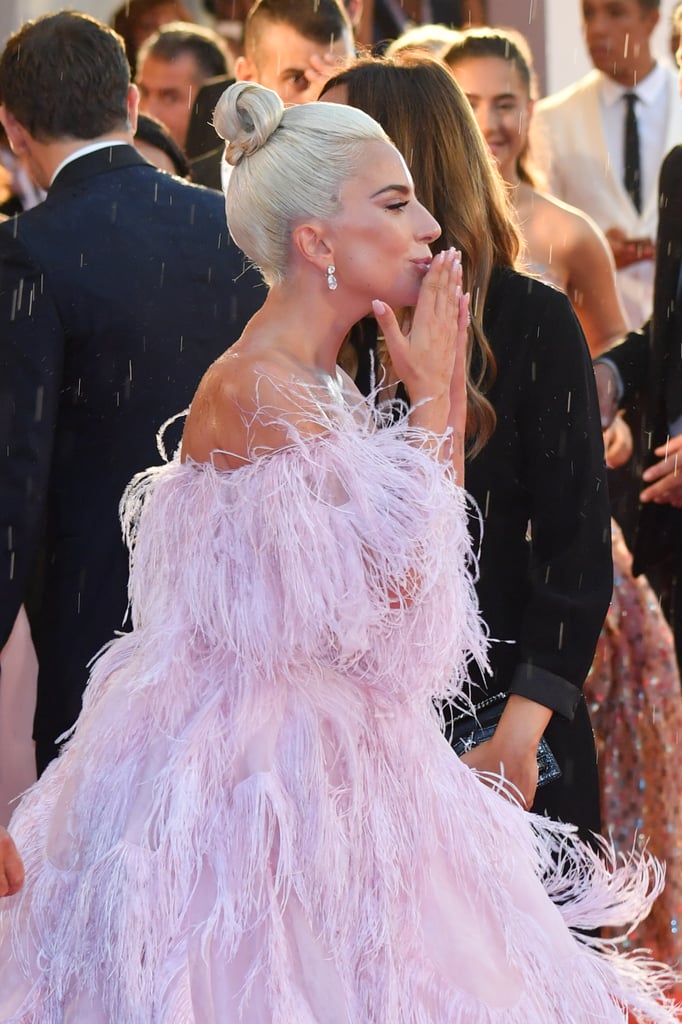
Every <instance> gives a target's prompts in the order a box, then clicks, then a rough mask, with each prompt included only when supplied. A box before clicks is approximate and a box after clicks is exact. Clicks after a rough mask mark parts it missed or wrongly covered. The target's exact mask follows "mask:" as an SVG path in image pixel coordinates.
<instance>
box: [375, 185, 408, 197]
mask: <svg viewBox="0 0 682 1024" xmlns="http://www.w3.org/2000/svg"><path fill="white" fill-rule="evenodd" d="M384 192H399V193H400V195H402V196H409V194H410V190H409V188H408V187H407V185H385V186H384V188H380V189H379V191H378V192H374V193H373V195H371V196H370V199H376V197H377V196H381V195H383V194H384Z"/></svg>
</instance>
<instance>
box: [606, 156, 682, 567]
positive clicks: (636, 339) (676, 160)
mask: <svg viewBox="0 0 682 1024" xmlns="http://www.w3.org/2000/svg"><path fill="white" fill-rule="evenodd" d="M659 204H660V217H659V224H658V238H657V242H656V274H655V279H654V310H653V315H652V318H651V319H650V320H649V321H647V323H646V324H645V325H644V327H643V328H642V330H641V331H635V332H632V333H630V334H628V336H627V338H626V339H625V341H624V342H623V343H622V344H621V345H618V346H617V347H616V348H614V349H611V351H610V352H609V355H608V358H609V359H610V360H612V361H613V362H614V363H615V365H616V366H617V367H618V370H619V372H620V375H621V378H622V380H623V385H624V387H625V392H624V395H623V404H625V403H626V402H628V401H632V400H633V399H639V404H640V408H641V415H642V437H641V447H642V449H643V450H644V452H645V460H644V462H645V465H649V464H651V463H652V462H655V461H657V457H656V456H654V454H653V453H654V449H655V448H656V447H657V446H659V445H661V444H664V443H665V441H666V439H667V437H668V412H667V409H666V382H667V380H668V377H669V375H670V374H677V375H678V376H679V375H680V374H681V373H682V360H680V358H679V355H678V353H679V348H680V345H682V330H681V325H682V319H680V318H679V317H676V316H675V315H674V314H675V301H676V297H677V290H678V281H679V275H680V265H681V263H682V146H676V147H675V148H674V149H672V150H671V151H670V153H668V155H667V157H666V158H665V160H664V161H663V165H662V167H661V174H660V179H659ZM676 349H677V352H676ZM680 386H681V387H682V381H681V382H680ZM633 556H634V565H633V571H634V572H635V573H640V572H646V571H647V570H651V569H653V568H655V567H657V566H660V565H661V564H662V563H664V562H667V561H670V560H671V559H672V560H673V561H674V563H675V564H676V565H677V564H678V563H679V562H680V561H681V560H682V512H681V511H680V510H679V509H675V508H673V507H672V506H669V505H644V506H642V507H641V508H640V512H639V520H638V524H637V532H636V537H635V544H634V551H633Z"/></svg>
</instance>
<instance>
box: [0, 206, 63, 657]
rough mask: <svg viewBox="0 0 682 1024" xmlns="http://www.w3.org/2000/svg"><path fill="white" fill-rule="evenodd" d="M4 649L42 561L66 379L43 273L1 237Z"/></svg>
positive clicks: (6, 232)
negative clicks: (38, 559)
mask: <svg viewBox="0 0 682 1024" xmlns="http://www.w3.org/2000/svg"><path fill="white" fill-rule="evenodd" d="M0 323H1V324H2V335H1V337H0V451H1V452H2V458H0V537H1V538H2V540H1V542H0V574H1V575H2V579H3V581H4V582H3V586H2V587H1V588H0V647H2V646H3V645H4V644H5V643H6V641H7V638H8V637H9V634H10V632H11V630H12V626H13V624H14V620H15V618H16V615H17V612H18V611H19V607H20V605H21V603H22V601H23V600H24V599H25V595H26V589H27V586H28V581H29V577H30V574H31V570H32V567H33V562H34V559H35V557H36V555H37V547H38V542H39V536H40V529H41V524H42V522H43V518H44V514H45V496H46V492H47V486H48V477H49V466H50V459H51V455H52V445H53V438H54V427H55V419H56V408H57V403H58V397H59V388H60V381H61V377H62V361H63V352H64V345H63V332H62V325H61V323H60V319H59V316H58V313H57V310H56V307H55V305H54V303H53V301H52V299H51V296H50V292H49V288H48V286H47V283H46V281H45V278H44V275H43V273H42V270H41V268H40V267H39V266H38V265H37V264H36V263H35V262H34V261H33V260H32V259H31V257H30V255H29V254H28V253H27V252H26V250H25V248H24V247H23V246H22V244H21V243H20V242H19V241H18V240H17V239H16V238H14V237H13V234H12V225H11V224H7V225H5V227H4V228H2V229H0Z"/></svg>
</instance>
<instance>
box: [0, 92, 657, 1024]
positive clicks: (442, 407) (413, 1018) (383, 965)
mask: <svg viewBox="0 0 682 1024" xmlns="http://www.w3.org/2000/svg"><path fill="white" fill-rule="evenodd" d="M215 119H216V127H217V128H218V130H219V132H220V133H221V135H222V136H223V137H225V139H226V140H227V149H226V152H227V159H228V160H230V161H231V162H232V163H233V165H234V171H233V174H232V176H231V179H230V183H229V186H228V190H227V197H226V204H227V214H228V222H229V225H230V230H231V232H232V234H233V236H234V239H235V241H236V242H237V243H238V244H240V245H241V246H242V247H243V248H244V250H245V252H247V253H248V254H249V256H250V257H251V259H253V260H254V262H256V263H257V264H258V265H259V266H260V268H261V270H262V272H263V275H264V277H265V279H266V281H267V282H268V284H269V286H270V290H269V294H268V297H267V299H266V301H265V304H264V306H263V308H262V310H261V311H260V312H259V313H258V314H257V315H256V316H255V317H254V318H253V320H252V321H251V322H250V323H249V325H248V326H247V328H246V329H245V331H244V334H243V335H242V337H241V339H240V340H239V341H238V342H237V343H236V344H235V345H234V346H233V347H232V348H231V349H230V350H229V351H228V352H227V353H226V354H225V355H224V356H222V357H221V358H220V359H219V360H218V361H217V362H216V363H215V364H214V365H213V366H212V367H211V368H210V369H209V371H208V373H207V375H206V377H205V378H204V380H203V382H202V384H201V385H200V387H199V390H198V392H197V395H196V397H195V399H194V401H193V403H192V408H191V411H190V413H189V417H188V421H187V425H186V429H185V433H184V438H183V445H182V451H181V453H179V454H178V455H177V456H176V457H175V458H174V459H173V460H172V461H171V462H170V463H169V464H168V465H166V466H163V467H161V468H157V469H152V470H150V471H149V472H148V473H146V474H142V475H141V476H140V477H138V478H136V479H135V480H134V481H133V483H132V485H131V487H130V488H129V490H128V492H127V496H126V498H125V501H124V505H123V521H124V525H125V527H126V532H127V536H128V540H129V542H130V545H131V550H132V570H131V581H130V596H131V604H132V616H133V626H134V628H133V631H132V632H131V633H130V634H127V635H125V636H122V637H120V638H118V639H116V640H115V641H113V643H112V644H111V645H110V646H109V647H108V648H107V649H106V650H105V651H104V652H103V653H102V654H101V656H100V658H99V661H98V662H97V664H96V666H95V669H94V672H93V675H92V679H91V682H90V685H89V688H88V691H87V694H86V699H85V706H84V709H83V713H82V715H81V717H80V719H79V722H78V724H77V726H76V729H75V732H74V734H73V737H72V738H71V740H70V742H69V743H68V744H67V746H66V749H65V750H64V752H63V754H62V755H61V756H60V758H59V759H58V760H57V761H55V762H53V763H52V765H50V767H49V768H48V770H47V771H46V773H45V774H44V776H43V777H42V778H41V780H40V781H39V782H38V783H37V784H36V786H35V787H34V789H33V790H32V791H31V792H30V793H29V794H28V795H27V796H26V797H25V798H24V800H23V801H22V804H21V806H20V808H19V810H18V812H17V814H16V816H15V818H14V820H13V823H12V829H13V831H14V833H15V837H16V839H17V842H18V845H19V847H20V849H21V852H22V853H23V855H24V858H25V863H26V882H25V885H24V887H23V889H22V890H21V891H20V892H19V893H17V894H16V895H14V896H11V897H9V898H8V899H7V900H6V901H5V902H4V904H3V908H2V910H1V911H0V1016H1V1017H2V1019H3V1020H5V1021H7V1020H11V1021H19V1022H22V1024H23V1022H28V1021H29V1020H40V1021H56V1020H63V1019H68V1020H70V1021H88V1022H89V1024H94V1022H105V1021H113V1020H116V1021H125V1022H130V1024H137V1022H140V1024H149V1022H150V1021H158V1022H164V1024H180V1022H182V1024H185V1022H187V1024H190V1022H201V1024H218V1022H225V1021H227V1020H239V1021H243V1022H245V1024H294V1022H295V1024H366V1022H370V1021H372V1022H377V1024H378V1022H382V1024H389V1022H390V1024H408V1022H409V1024H416V1022H420V1024H431V1022H432V1024H446V1022H447V1024H450V1022H453V1021H466V1022H467V1024H477V1022H480V1024H483V1022H491V1021H499V1022H500V1024H503V1022H504V1024H517V1022H521V1021H523V1022H524V1024H547V1022H548V1021H557V1022H566V1024H568V1022H569V1021H573V1020H581V1021H583V1020H584V1021H587V1020H589V1019H594V1020H595V1021H596V1020H600V1021H604V1022H614V1024H615V1022H617V1021H618V1022H622V1021H623V1020H624V1019H625V1017H626V1015H627V1008H628V1007H632V1008H633V1009H634V1010H636V1012H637V1013H638V1015H639V1016H640V1018H641V1020H642V1021H645V1020H650V1021H655V1022H659V1024H667V1022H671V1021H673V1020H674V1019H675V1017H674V1013H673V1010H672V1008H671V1007H670V1006H669V1004H667V1003H665V1001H663V999H662V997H661V995H660V988H661V986H662V984H663V983H664V982H665V980H666V977H667V976H666V972H665V970H664V969H663V968H662V967H657V966H656V965H652V964H651V963H648V962H646V961H645V959H644V958H642V957H639V958H635V957H632V958H622V957H620V956H619V955H618V954H617V953H616V952H615V949H609V950H607V951H604V950H600V949H597V948H594V947H593V946H592V944H591V943H590V941H589V940H586V939H585V937H584V936H583V937H582V938H581V937H580V936H579V935H577V934H572V932H571V930H570V927H575V928H576V929H581V928H589V927H592V926H594V925H596V924H597V923H598V922H599V921H600V920H601V919H602V917H603V916H604V915H606V918H607V919H609V920H611V921H614V922H616V921H622V920H624V919H625V918H627V917H629V916H630V915H632V914H634V915H635V916H637V915H638V914H641V913H645V912H646V910H647V908H648V906H649V904H650V902H651V900H652V898H653V897H654V895H655V893H656V891H657V890H658V889H659V887H660V882H661V879H660V869H659V868H658V866H657V864H656V862H655V861H653V860H652V859H650V858H648V857H646V856H642V857H640V858H638V859H633V860H632V861H631V862H630V863H627V864H622V865H620V866H618V867H616V866H615V865H613V864H609V863H608V857H607V860H606V861H602V860H600V859H599V858H598V857H597V856H596V855H595V854H594V853H593V852H592V851H591V850H589V849H588V848H586V847H583V846H582V845H581V844H580V843H578V842H577V840H576V839H575V837H574V836H573V834H572V832H571V830H570V829H569V828H567V827H565V826H564V827H562V826H557V825H553V824H551V823H549V822H546V821H543V820H541V819H537V820H536V821H535V822H534V823H533V824H531V823H530V822H529V821H528V819H527V816H526V815H525V812H524V811H523V810H522V809H521V808H520V806H518V804H515V803H513V802H510V801H509V800H508V799H507V798H506V797H504V796H502V795H501V794H500V793H499V792H498V791H496V790H495V789H492V788H488V787H486V786H483V785H482V784H481V781H480V780H479V778H478V777H477V776H476V774H475V773H474V772H472V771H471V770H470V769H468V768H467V767H465V765H464V764H463V763H462V762H461V761H459V760H458V759H457V758H455V757H453V756H452V752H451V751H450V749H449V747H448V745H447V743H446V742H445V740H444V739H443V738H442V736H441V734H440V729H439V720H438V715H437V712H436V710H435V707H434V697H444V696H446V695H449V694H452V695H454V694H456V693H458V692H460V690H461V687H462V685H463V679H464V676H465V673H466V668H467V663H468V661H469V660H470V659H472V658H475V659H478V660H479V661H482V660H483V659H484V657H485V636H484V630H483V627H482V624H481V622H480V619H479V615H478V609H477V603H476V600H475V596H474V589H473V581H472V571H473V567H472V565H471V559H472V554H471V550H470V542H469V540H468V533H467V505H466V498H465V494H464V491H463V488H462V487H461V486H460V483H461V475H462V465H463V443H464V433H465V417H466V403H465V397H464V395H465V366H464V364H465V348H466V336H467V312H468V309H467V307H468V300H467V297H466V295H462V289H461V267H460V259H459V254H458V253H457V252H456V251H455V250H453V249H448V250H446V251H445V252H443V253H440V254H437V255H436V256H433V257H432V255H431V251H430V245H431V243H433V242H434V241H435V239H436V238H437V236H438V233H439V230H440V229H439V227H438V225H437V223H436V222H435V221H434V219H433V217H432V216H431V215H430V214H429V213H428V212H427V211H426V209H425V208H424V207H423V206H421V204H420V203H419V202H418V201H417V199H416V197H415V194H414V188H413V184H412V180H411V177H410V175H409V172H408V171H407V168H406V165H405V163H404V161H403V160H402V158H401V157H400V155H399V153H398V151H397V150H396V149H395V148H394V147H393V146H392V144H391V143H389V141H388V140H387V138H386V136H385V135H384V133H383V131H382V129H381V128H380V127H379V125H378V124H377V123H376V122H374V121H373V120H372V119H371V118H369V117H368V116H367V115H365V114H363V113H361V112H360V111H357V110H351V109H350V108H348V109H345V110H341V109H340V108H338V107H332V106H331V105H329V104H317V105H316V104H308V105H304V106H298V107H291V108H289V109H287V110H284V108H283V105H282V103H281V101H280V99H279V98H278V97H277V96H276V95H275V94H274V93H271V92H269V91H268V90H265V89H263V88H261V87H260V86H257V85H253V84H251V83H239V84H237V85H233V86H232V87H231V88H230V89H229V90H227V92H226V93H225V94H224V96H223V98H222V99H221V101H220V102H219V104H218V108H217V110H216V117H215ZM392 307H398V308H401V307H413V309H414V312H413V315H412V317H411V320H410V324H409V329H408V327H407V326H406V327H405V331H403V330H401V328H400V327H399V326H398V322H397V320H396V317H395V315H394V313H393V309H392ZM370 309H373V311H374V314H375V315H376V316H377V318H378V320H379V322H380V324H381V326H382V329H383V331H384V334H385V337H386V341H387V345H388V347H389V351H390V354H391V359H392V361H393V365H394V366H395V367H396V369H397V372H398V373H399V374H400V375H401V377H402V378H403V379H404V380H405V383H406V385H407V386H408V388H409V391H410V395H411V397H412V406H411V408H410V410H409V411H408V412H407V413H406V414H405V415H404V416H403V417H401V418H399V419H398V420H396V421H394V422H392V423H387V424H385V425H384V426H383V429H378V426H379V424H378V423H377V414H376V413H375V412H374V409H373V406H372V405H371V404H368V403H367V402H365V401H364V400H363V399H362V397H361V396H360V394H359V392H358V391H357V390H356V389H355V387H354V385H353V384H352V382H351V381H350V380H349V379H347V378H346V377H345V376H344V375H343V373H341V372H339V371H337V368H336V357H337V354H338V351H339V349H340V346H341V343H342V341H343V338H344V336H345V334H346V332H347V330H348V328H349V327H350V325H351V324H352V322H353V321H354V319H357V318H359V317H361V316H363V315H366V314H367V313H368V312H369V310H370ZM557 862H558V864H559V865H561V864H562V863H566V864H567V865H569V869H568V871H567V872H562V871H560V870H557ZM548 893H549V894H551V895H553V896H554V897H555V899H556V901H557V902H556V905H555V903H553V902H552V900H551V899H550V895H548ZM569 926H570V927H569Z"/></svg>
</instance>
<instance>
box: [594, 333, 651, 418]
mask: <svg viewBox="0 0 682 1024" xmlns="http://www.w3.org/2000/svg"><path fill="white" fill-rule="evenodd" d="M651 328H652V323H651V320H647V322H646V323H645V324H644V326H643V327H642V329H641V331H630V333H629V334H627V335H626V336H625V339H624V340H623V341H622V342H621V343H620V344H619V345H616V346H614V348H612V349H609V351H608V353H606V359H607V360H608V361H609V362H612V363H613V365H614V366H615V367H616V369H617V370H618V373H619V374H620V379H621V381H622V384H623V394H622V396H621V399H620V405H621V406H625V405H627V404H628V403H629V402H631V401H633V400H634V399H636V398H638V396H639V395H640V394H641V391H642V387H643V386H644V382H645V381H646V380H647V377H648V373H649V353H650V347H651ZM602 358H603V357H602ZM595 361H596V362H599V359H597V360H595Z"/></svg>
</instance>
